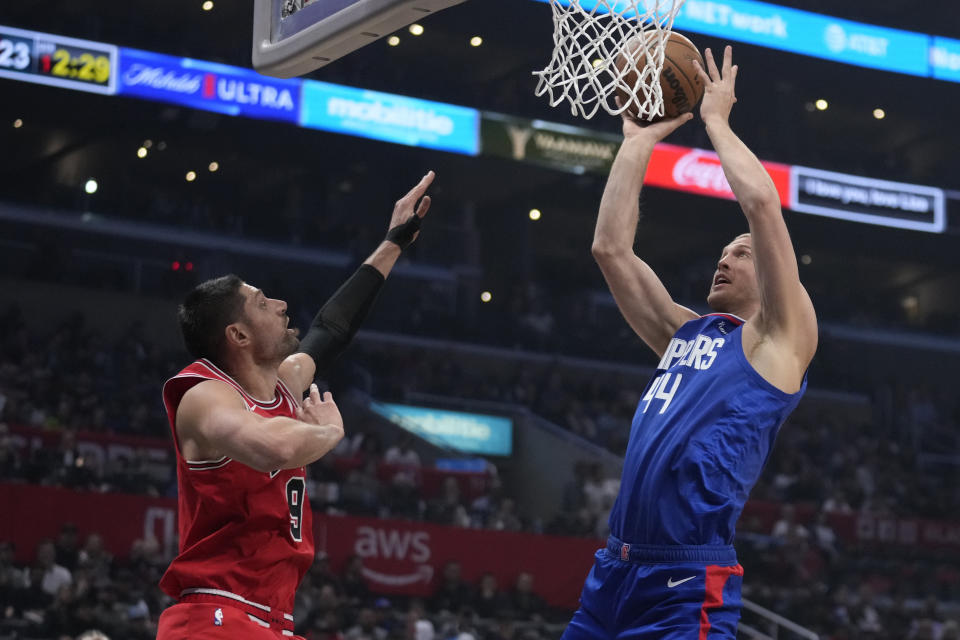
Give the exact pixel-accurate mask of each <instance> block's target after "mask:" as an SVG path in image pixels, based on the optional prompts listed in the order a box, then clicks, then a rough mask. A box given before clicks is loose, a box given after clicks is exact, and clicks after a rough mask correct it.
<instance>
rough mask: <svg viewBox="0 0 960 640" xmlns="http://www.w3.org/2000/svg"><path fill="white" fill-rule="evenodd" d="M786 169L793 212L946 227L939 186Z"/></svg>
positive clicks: (902, 225) (909, 226)
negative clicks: (788, 174)
mask: <svg viewBox="0 0 960 640" xmlns="http://www.w3.org/2000/svg"><path fill="white" fill-rule="evenodd" d="M790 171H791V181H790V183H791V190H792V193H791V199H792V201H793V202H792V204H791V206H790V208H791V209H792V210H794V211H799V212H801V213H812V214H814V215H819V216H827V217H830V218H839V219H841V220H851V221H853V222H864V223H867V224H877V225H882V226H885V227H896V228H899V229H912V230H914V231H929V232H932V233H941V232H943V230H944V229H945V228H946V224H947V219H946V209H945V207H944V193H943V190H942V189H937V188H935V187H925V186H921V185H916V184H905V183H902V182H890V181H887V180H876V179H873V178H861V177H859V176H850V175H846V174H843V173H834V172H832V171H821V170H819V169H810V168H808V167H798V166H794V167H792V168H791V170H790Z"/></svg>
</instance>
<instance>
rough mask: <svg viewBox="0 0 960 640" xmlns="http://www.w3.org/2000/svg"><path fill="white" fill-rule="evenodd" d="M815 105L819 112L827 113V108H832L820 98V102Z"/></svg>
mask: <svg viewBox="0 0 960 640" xmlns="http://www.w3.org/2000/svg"><path fill="white" fill-rule="evenodd" d="M813 105H814V106H815V107H816V108H817V111H826V110H827V107H829V106H830V103H829V102H827V101H826V100H824V99H823V98H820V99H819V100H817V101H816V102H814V103H813Z"/></svg>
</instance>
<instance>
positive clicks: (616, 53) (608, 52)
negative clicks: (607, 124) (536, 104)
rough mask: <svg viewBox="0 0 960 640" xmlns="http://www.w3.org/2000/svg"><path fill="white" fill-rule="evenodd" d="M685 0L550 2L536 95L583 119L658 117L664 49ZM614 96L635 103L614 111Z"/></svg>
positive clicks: (625, 103)
mask: <svg viewBox="0 0 960 640" xmlns="http://www.w3.org/2000/svg"><path fill="white" fill-rule="evenodd" d="M685 1H686V0H550V6H551V8H552V9H553V44H554V48H553V57H552V58H551V60H550V64H549V65H548V66H547V68H546V69H544V70H543V71H535V72H534V75H535V76H538V77H539V80H538V82H537V90H536V94H537V95H538V96H542V95H544V94H549V98H550V106H551V107H555V106H557V105H558V104H560V103H561V102H563V101H564V100H567V101H568V102H569V103H570V111H571V112H572V113H573V114H574V115H577V114H578V113H579V114H580V115H581V116H583V117H584V118H587V119H590V118H592V117H593V116H594V115H595V114H596V113H597V111H598V110H600V109H601V108H603V109H604V110H605V111H606V112H607V113H609V114H610V115H620V114H621V113H623V112H624V111H626V110H627V109H630V110H631V112H634V113H636V114H637V117H639V118H643V119H647V120H650V119H652V118H654V117H659V116H662V115H663V91H662V90H661V88H660V71H661V70H662V69H663V48H664V45H665V44H666V41H667V38H668V37H669V35H670V30H671V29H672V28H673V19H674V18H675V17H676V15H677V12H678V11H679V10H680V7H681V6H683V3H684V2H685ZM618 57H619V58H620V64H618V63H617V59H618ZM624 61H626V62H625V63H624ZM636 69H639V70H640V73H634V72H635V70H636ZM631 76H632V77H631ZM618 91H619V92H620V93H622V94H624V95H626V96H627V97H628V98H629V96H635V98H634V100H633V101H630V100H629V99H628V100H625V101H623V104H621V105H620V106H619V107H618V106H617V104H616V100H615V96H616V94H617V93H618Z"/></svg>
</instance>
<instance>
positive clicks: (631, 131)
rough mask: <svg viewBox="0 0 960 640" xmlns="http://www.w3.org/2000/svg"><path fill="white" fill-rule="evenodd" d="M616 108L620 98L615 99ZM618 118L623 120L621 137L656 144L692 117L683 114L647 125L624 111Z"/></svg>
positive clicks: (688, 114) (689, 114) (691, 115)
mask: <svg viewBox="0 0 960 640" xmlns="http://www.w3.org/2000/svg"><path fill="white" fill-rule="evenodd" d="M615 100H616V102H617V106H618V107H619V106H620V96H617V97H616V98H615ZM620 117H621V118H622V119H623V137H624V138H627V139H629V138H640V137H646V138H649V139H650V141H651V142H653V143H654V144H656V143H657V142H660V141H661V140H663V139H664V138H666V137H667V136H669V135H670V134H671V133H673V132H674V131H676V130H677V129H678V128H679V127H680V125H682V124H683V123H685V122H688V121H689V120H690V119H691V118H692V117H693V114H692V113H684V114H681V115H679V116H677V117H676V118H670V119H668V120H660V121H659V122H654V123H652V124H651V123H648V122H643V121H641V120H637V119H636V118H634V117H633V116H630V115H628V114H627V112H626V111H624V112H623V113H622V114H620Z"/></svg>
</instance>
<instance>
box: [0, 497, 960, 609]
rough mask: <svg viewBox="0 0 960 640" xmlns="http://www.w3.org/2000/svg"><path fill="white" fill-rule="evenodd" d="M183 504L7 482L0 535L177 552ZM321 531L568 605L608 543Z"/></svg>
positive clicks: (380, 570) (401, 586)
mask: <svg viewBox="0 0 960 640" xmlns="http://www.w3.org/2000/svg"><path fill="white" fill-rule="evenodd" d="M176 506H177V505H176V500H174V499H171V498H149V497H145V496H133V495H124V494H101V493H90V492H81V491H71V490H68V489H59V488H52V487H41V486H35V485H23V484H12V483H0V514H3V517H2V518H0V540H5V541H12V542H13V543H14V544H16V547H17V554H16V558H17V562H19V563H23V564H26V563H30V562H32V561H33V558H34V553H35V549H36V544H37V541H38V540H39V539H41V538H55V537H56V535H57V533H58V532H59V530H60V526H61V525H62V523H64V522H72V523H74V524H75V525H77V530H78V533H79V534H80V537H81V539H83V538H84V537H85V536H86V535H87V534H90V533H99V534H100V535H101V536H103V540H104V544H105V546H106V548H107V549H109V550H110V552H111V553H113V554H114V555H116V556H120V557H123V556H126V555H127V554H128V553H129V551H130V547H131V545H132V544H133V542H134V541H135V540H137V539H138V538H143V537H145V536H153V537H155V538H156V539H157V540H158V541H159V542H160V543H161V546H162V547H163V548H164V549H165V550H167V551H173V550H174V549H173V545H175V544H176V535H175V534H176ZM779 510H780V505H777V504H772V503H762V502H760V503H750V504H749V505H748V507H747V509H745V510H744V518H743V519H744V524H745V525H747V524H751V523H752V524H753V525H754V527H753V529H754V530H755V531H758V532H767V533H769V532H770V530H771V529H772V528H773V523H774V522H775V520H776V519H777V517H778V514H779ZM812 512H813V510H812V509H809V510H803V509H798V510H797V515H798V521H801V522H806V521H808V520H809V516H810V515H812ZM830 524H831V526H832V527H833V528H834V530H835V532H836V533H837V536H838V538H840V539H841V540H843V541H845V542H847V543H851V544H869V545H877V546H883V547H890V546H916V547H924V548H942V549H950V550H954V551H957V550H960V523H948V522H938V521H932V520H917V519H896V518H884V517H875V516H871V515H869V514H847V515H843V514H834V515H833V516H832V517H831V518H830ZM745 528H749V527H745ZM314 538H315V541H316V545H317V549H318V550H325V551H326V552H327V553H328V554H329V556H330V560H331V564H332V565H333V567H334V568H335V569H338V570H339V569H341V568H342V567H343V565H344V564H345V563H346V560H347V558H349V557H350V556H351V555H354V554H356V555H358V556H360V557H361V558H363V560H364V575H365V576H366V578H367V581H368V583H369V586H370V589H371V590H372V591H374V592H375V593H384V594H405V595H420V596H428V595H430V594H431V593H432V591H433V587H434V585H435V584H436V581H437V579H438V578H439V574H440V572H441V570H442V568H443V565H444V563H446V562H448V561H450V560H456V561H458V562H459V563H460V565H461V571H462V574H463V577H464V579H466V580H467V581H469V582H473V583H476V582H477V580H478V579H479V577H480V575H481V574H483V573H484V572H486V571H490V572H492V573H493V574H494V575H496V576H497V579H498V582H500V584H501V585H504V586H505V587H509V586H510V585H512V583H513V582H514V581H515V580H516V577H517V575H519V574H520V573H521V572H528V573H530V574H532V575H533V576H534V590H535V591H536V592H537V593H538V594H539V595H540V596H541V597H542V598H543V599H544V600H546V602H547V603H548V604H550V605H552V606H558V607H565V608H575V607H576V605H577V598H578V596H579V593H580V589H581V587H582V586H583V580H584V578H585V577H586V575H587V572H588V571H589V570H590V566H591V564H592V563H593V554H594V552H595V551H596V549H597V548H599V547H600V546H601V543H600V542H599V541H597V540H591V539H585V538H566V537H558V536H539V535H534V534H529V533H507V532H502V531H485V530H476V529H458V528H454V527H444V526H439V525H433V524H427V523H423V522H410V521H401V520H386V519H375V518H355V517H350V516H329V515H325V514H315V515H314Z"/></svg>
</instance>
